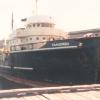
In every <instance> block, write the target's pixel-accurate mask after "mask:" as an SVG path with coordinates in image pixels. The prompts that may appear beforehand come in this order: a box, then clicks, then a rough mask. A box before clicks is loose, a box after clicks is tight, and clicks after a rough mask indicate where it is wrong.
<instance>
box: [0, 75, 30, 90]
mask: <svg viewBox="0 0 100 100" xmlns="http://www.w3.org/2000/svg"><path fill="white" fill-rule="evenodd" d="M19 88H29V86H26V85H23V84H17V83H14V82H12V81H9V80H7V79H5V78H3V77H1V76H0V90H5V89H6V90H7V89H19Z"/></svg>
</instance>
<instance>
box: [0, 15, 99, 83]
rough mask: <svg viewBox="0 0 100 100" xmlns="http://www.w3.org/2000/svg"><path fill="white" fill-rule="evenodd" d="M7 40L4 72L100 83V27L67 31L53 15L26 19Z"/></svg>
mask: <svg viewBox="0 0 100 100" xmlns="http://www.w3.org/2000/svg"><path fill="white" fill-rule="evenodd" d="M22 21H24V23H25V26H24V27H21V28H17V29H16V30H14V31H13V33H12V34H11V35H10V38H9V40H7V41H6V42H5V43H4V47H5V48H4V49H3V50H1V52H2V53H0V63H1V64H0V72H3V73H5V74H7V75H12V76H15V77H20V78H24V79H29V80H40V81H48V82H54V83H66V84H93V83H100V29H99V28H97V29H88V30H80V31H73V32H65V31H63V30H62V29H59V28H56V27H55V21H54V19H53V18H52V17H51V16H44V15H34V16H31V17H29V18H25V19H22Z"/></svg>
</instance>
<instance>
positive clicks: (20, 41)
mask: <svg viewBox="0 0 100 100" xmlns="http://www.w3.org/2000/svg"><path fill="white" fill-rule="evenodd" d="M66 38H68V36H67V33H65V32H64V31H63V30H61V29H57V28H55V23H54V20H53V18H52V17H49V16H41V15H35V16H32V17H29V18H27V19H26V20H25V28H18V29H16V30H15V31H14V32H13V33H12V34H11V35H10V40H9V46H10V49H11V51H15V50H25V49H35V48H36V49H37V48H40V47H41V46H43V45H44V44H45V43H46V42H48V41H54V40H63V39H66Z"/></svg>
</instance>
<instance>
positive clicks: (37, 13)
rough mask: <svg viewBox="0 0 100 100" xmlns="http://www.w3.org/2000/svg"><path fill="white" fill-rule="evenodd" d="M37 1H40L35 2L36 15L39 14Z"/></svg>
mask: <svg viewBox="0 0 100 100" xmlns="http://www.w3.org/2000/svg"><path fill="white" fill-rule="evenodd" d="M37 2H38V0H35V3H36V15H37V14H38V7H37Z"/></svg>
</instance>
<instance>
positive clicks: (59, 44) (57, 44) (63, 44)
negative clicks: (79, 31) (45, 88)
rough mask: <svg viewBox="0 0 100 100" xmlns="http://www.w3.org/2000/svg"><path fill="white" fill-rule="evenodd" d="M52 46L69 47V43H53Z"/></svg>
mask: <svg viewBox="0 0 100 100" xmlns="http://www.w3.org/2000/svg"><path fill="white" fill-rule="evenodd" d="M52 46H53V47H55V46H69V42H62V43H53V44H52Z"/></svg>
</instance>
